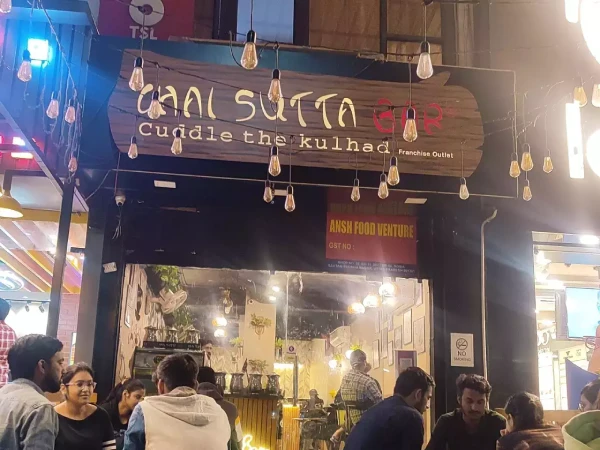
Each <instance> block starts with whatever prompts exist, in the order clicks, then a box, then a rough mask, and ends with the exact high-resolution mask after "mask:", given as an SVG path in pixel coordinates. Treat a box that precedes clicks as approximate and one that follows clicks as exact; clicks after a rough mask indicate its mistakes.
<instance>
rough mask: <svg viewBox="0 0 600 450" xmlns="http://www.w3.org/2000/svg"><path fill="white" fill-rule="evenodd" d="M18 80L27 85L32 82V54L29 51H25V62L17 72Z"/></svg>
mask: <svg viewBox="0 0 600 450" xmlns="http://www.w3.org/2000/svg"><path fill="white" fill-rule="evenodd" d="M17 78H18V79H19V80H21V81H22V82H23V83H27V82H28V81H29V80H31V53H30V52H29V50H24V51H23V61H21V66H20V67H19V71H18V72H17Z"/></svg>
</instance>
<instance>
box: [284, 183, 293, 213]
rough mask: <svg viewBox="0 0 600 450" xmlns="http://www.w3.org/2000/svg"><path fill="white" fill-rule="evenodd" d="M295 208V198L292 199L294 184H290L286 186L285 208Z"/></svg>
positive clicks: (290, 209)
mask: <svg viewBox="0 0 600 450" xmlns="http://www.w3.org/2000/svg"><path fill="white" fill-rule="evenodd" d="M295 209H296V200H294V186H292V185H291V184H290V185H289V186H288V187H287V195H286V196H285V210H286V211H287V212H292V211H294V210H295Z"/></svg>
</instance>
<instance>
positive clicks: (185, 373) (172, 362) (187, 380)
mask: <svg viewBox="0 0 600 450" xmlns="http://www.w3.org/2000/svg"><path fill="white" fill-rule="evenodd" d="M197 376H198V364H196V361H194V358H192V357H191V356H190V355H188V354H187V353H175V354H173V355H169V356H167V357H166V358H165V359H163V360H162V361H161V362H160V364H159V365H158V368H157V369H156V387H157V388H158V393H159V394H161V395H163V394H168V393H169V392H171V391H172V390H173V389H175V388H178V387H189V388H192V389H196V385H197V383H198V382H197V381H196V377H197Z"/></svg>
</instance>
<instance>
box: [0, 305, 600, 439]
mask: <svg viewBox="0 0 600 450" xmlns="http://www.w3.org/2000/svg"><path fill="white" fill-rule="evenodd" d="M1 314H2V305H1V302H0V318H1ZM2 325H3V320H1V319H0V331H1V330H2ZM62 350H63V345H62V343H61V342H60V341H59V340H57V339H55V338H53V337H50V336H44V335H28V336H24V337H22V338H19V339H17V340H16V341H15V342H14V344H13V345H12V346H11V347H10V349H8V351H6V352H5V351H2V350H1V349H0V371H2V370H6V371H10V378H11V380H12V381H11V382H9V383H5V385H4V386H3V387H2V388H1V389H0V449H2V450H13V449H14V450H51V449H56V450H82V449H85V450H88V449H89V450H117V449H118V450H121V449H125V450H144V449H148V450H153V449H168V448H173V449H187V448H201V449H203V450H226V449H227V450H229V449H233V450H241V449H242V436H243V434H242V428H241V424H240V418H239V416H238V412H237V409H236V406H235V405H234V404H232V403H230V402H227V401H226V400H225V399H224V398H223V392H222V390H221V388H220V387H219V386H217V383H216V377H215V372H214V371H213V370H212V369H211V368H210V367H198V364H197V363H196V362H195V360H194V359H193V358H192V357H191V356H190V355H188V354H185V353H176V354H172V355H169V356H167V357H166V358H164V359H163V360H162V361H161V362H160V364H159V365H158V367H157V370H156V372H155V373H154V376H153V382H154V383H155V385H156V387H157V390H158V395H156V396H151V397H145V394H146V392H145V386H144V384H143V383H142V382H141V381H139V380H135V379H130V380H125V381H124V382H122V383H119V384H118V385H117V386H116V387H115V388H114V389H113V390H112V392H111V393H110V394H109V396H108V397H107V398H106V400H105V401H104V403H102V404H100V405H99V406H96V405H95V404H94V402H93V393H94V390H95V388H96V383H95V381H94V371H93V369H92V368H91V367H90V366H89V365H87V364H85V363H77V364H73V365H70V366H68V367H66V368H65V367H64V357H63V352H62ZM350 362H351V366H352V367H351V370H350V371H349V372H348V373H347V374H346V375H345V376H344V377H343V379H342V383H341V386H340V390H339V392H338V395H337V396H336V403H338V404H342V405H344V408H346V415H345V416H346V420H345V422H344V423H343V424H342V426H340V428H339V429H338V430H337V431H336V432H335V434H334V435H333V436H332V439H331V441H332V443H331V445H333V446H336V447H337V446H340V445H344V448H345V449H346V450H422V449H423V447H424V444H425V427H424V421H423V414H424V413H425V411H427V410H428V409H429V405H430V402H431V398H432V396H433V390H434V388H435V382H434V380H433V378H432V377H431V376H430V375H429V374H427V373H426V372H425V371H423V370H422V369H420V368H418V367H411V368H408V369H406V370H404V371H403V372H401V373H400V375H399V376H398V379H397V380H396V384H395V387H394V393H393V395H392V396H391V397H389V398H386V399H384V398H383V395H382V390H381V386H380V385H379V383H378V382H377V381H376V380H375V379H374V378H372V377H371V376H370V375H369V374H368V372H369V370H370V365H369V364H368V363H367V357H366V354H365V353H364V352H363V351H361V350H355V351H354V352H353V353H352V355H351V358H350ZM0 376H3V373H2V372H0ZM6 378H7V377H4V380H5V379H6ZM456 387H457V406H458V407H457V409H456V410H454V411H452V412H449V413H447V414H444V415H442V416H441V417H440V418H439V420H438V421H437V424H436V425H435V427H434V429H433V432H432V435H431V439H430V440H429V441H428V442H427V444H426V446H425V449H426V450H527V449H529V450H588V449H592V450H600V411H599V409H600V407H599V397H600V380H596V381H594V382H592V383H590V384H589V385H587V386H585V388H584V389H583V390H582V392H581V398H580V410H581V414H579V415H578V416H576V417H574V418H573V419H571V421H569V422H568V423H567V424H566V425H564V427H562V429H561V428H559V427H556V426H554V425H551V424H548V423H546V422H545V420H544V410H543V407H542V404H541V402H540V399H539V398H538V397H536V396H535V395H533V394H531V393H527V392H522V393H518V394H515V395H513V396H512V397H510V398H509V399H508V401H507V403H506V406H505V408H504V415H501V414H499V413H497V412H494V411H491V410H490V409H489V397H490V393H491V391H492V387H491V386H490V383H489V382H488V381H487V380H486V379H485V378H483V377H481V376H479V375H474V374H468V375H461V376H460V377H459V378H458V380H457V382H456ZM59 391H60V393H61V394H62V399H63V400H62V402H60V403H58V404H53V403H51V402H50V401H49V400H48V398H47V397H46V396H45V393H57V392H59ZM315 397H316V395H315ZM314 401H317V398H315V399H314ZM342 441H343V442H344V444H341V443H342Z"/></svg>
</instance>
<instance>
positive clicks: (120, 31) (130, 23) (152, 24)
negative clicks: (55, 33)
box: [98, 0, 194, 40]
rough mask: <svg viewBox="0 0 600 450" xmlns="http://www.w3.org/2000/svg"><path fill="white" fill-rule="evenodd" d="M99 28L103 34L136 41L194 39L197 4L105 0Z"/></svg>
mask: <svg viewBox="0 0 600 450" xmlns="http://www.w3.org/2000/svg"><path fill="white" fill-rule="evenodd" d="M98 28H99V30H100V33H101V34H106V35H112V36H124V37H131V38H133V39H141V38H143V39H151V40H157V39H161V40H167V39H169V37H171V36H178V37H192V36H193V33H194V0H132V1H131V2H130V3H128V2H117V1H114V0H101V3H100V15H99V19H98Z"/></svg>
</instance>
